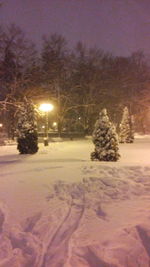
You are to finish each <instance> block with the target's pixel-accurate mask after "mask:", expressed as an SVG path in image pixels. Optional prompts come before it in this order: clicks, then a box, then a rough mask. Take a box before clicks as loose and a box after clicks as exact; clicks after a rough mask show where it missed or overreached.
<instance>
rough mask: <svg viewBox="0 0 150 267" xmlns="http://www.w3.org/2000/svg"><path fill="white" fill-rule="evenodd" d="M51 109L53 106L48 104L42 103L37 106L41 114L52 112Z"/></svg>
mask: <svg viewBox="0 0 150 267" xmlns="http://www.w3.org/2000/svg"><path fill="white" fill-rule="evenodd" d="M53 109H54V106H53V105H52V104H49V103H43V104H41V105H40V106H39V110H41V111H43V112H49V111H52V110H53Z"/></svg>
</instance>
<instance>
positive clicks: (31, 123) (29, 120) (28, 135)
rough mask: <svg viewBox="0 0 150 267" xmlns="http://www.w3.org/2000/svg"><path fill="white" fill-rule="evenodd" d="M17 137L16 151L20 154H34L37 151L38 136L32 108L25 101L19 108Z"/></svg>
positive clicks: (30, 104) (31, 105) (29, 103)
mask: <svg viewBox="0 0 150 267" xmlns="http://www.w3.org/2000/svg"><path fill="white" fill-rule="evenodd" d="M17 135H18V138H17V143H18V145H17V149H18V150H19V152H20V154H34V153H36V152H37V151H38V135H37V126H36V120H35V112H34V106H33V104H32V103H31V102H29V101H27V100H26V99H25V101H24V103H23V104H22V105H21V107H20V108H19V112H18V123H17Z"/></svg>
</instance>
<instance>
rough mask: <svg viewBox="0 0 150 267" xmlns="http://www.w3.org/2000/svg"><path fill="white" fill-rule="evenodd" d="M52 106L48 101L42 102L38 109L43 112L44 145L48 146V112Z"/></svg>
mask: <svg viewBox="0 0 150 267" xmlns="http://www.w3.org/2000/svg"><path fill="white" fill-rule="evenodd" d="M53 108H54V106H53V105H52V104H50V103H43V104H41V105H40V107H39V110H40V111H42V112H44V113H45V129H44V130H45V131H44V132H45V133H44V145H45V146H48V112H50V111H52V110H53Z"/></svg>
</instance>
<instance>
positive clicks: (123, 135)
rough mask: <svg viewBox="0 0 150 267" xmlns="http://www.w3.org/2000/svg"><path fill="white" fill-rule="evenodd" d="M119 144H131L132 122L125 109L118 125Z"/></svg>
mask: <svg viewBox="0 0 150 267" xmlns="http://www.w3.org/2000/svg"><path fill="white" fill-rule="evenodd" d="M119 128H120V133H119V142H120V143H133V141H134V131H133V120H132V117H131V116H130V114H129V110H128V108H127V107H125V108H124V110H123V116H122V120H121V123H120V126H119Z"/></svg>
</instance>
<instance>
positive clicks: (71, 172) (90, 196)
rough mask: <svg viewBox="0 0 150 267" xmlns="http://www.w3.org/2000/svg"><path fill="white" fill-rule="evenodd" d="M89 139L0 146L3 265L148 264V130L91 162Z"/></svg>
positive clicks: (0, 254)
mask: <svg viewBox="0 0 150 267" xmlns="http://www.w3.org/2000/svg"><path fill="white" fill-rule="evenodd" d="M91 151H93V144H92V142H91V140H90V139H87V140H75V141H64V142H52V143H50V144H49V147H44V146H43V144H40V149H39V152H38V153H37V154H35V155H19V154H18V151H17V149H16V146H15V145H12V146H11V145H9V146H1V147H0V168H1V172H0V267H10V266H11V267H19V266H20V267H25V266H26V267H63V266H65V267H89V266H90V267H148V266H150V137H149V136H143V137H140V136H137V138H136V140H135V143H134V144H120V154H121V158H120V160H119V161H118V162H91V161H90V153H91Z"/></svg>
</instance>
